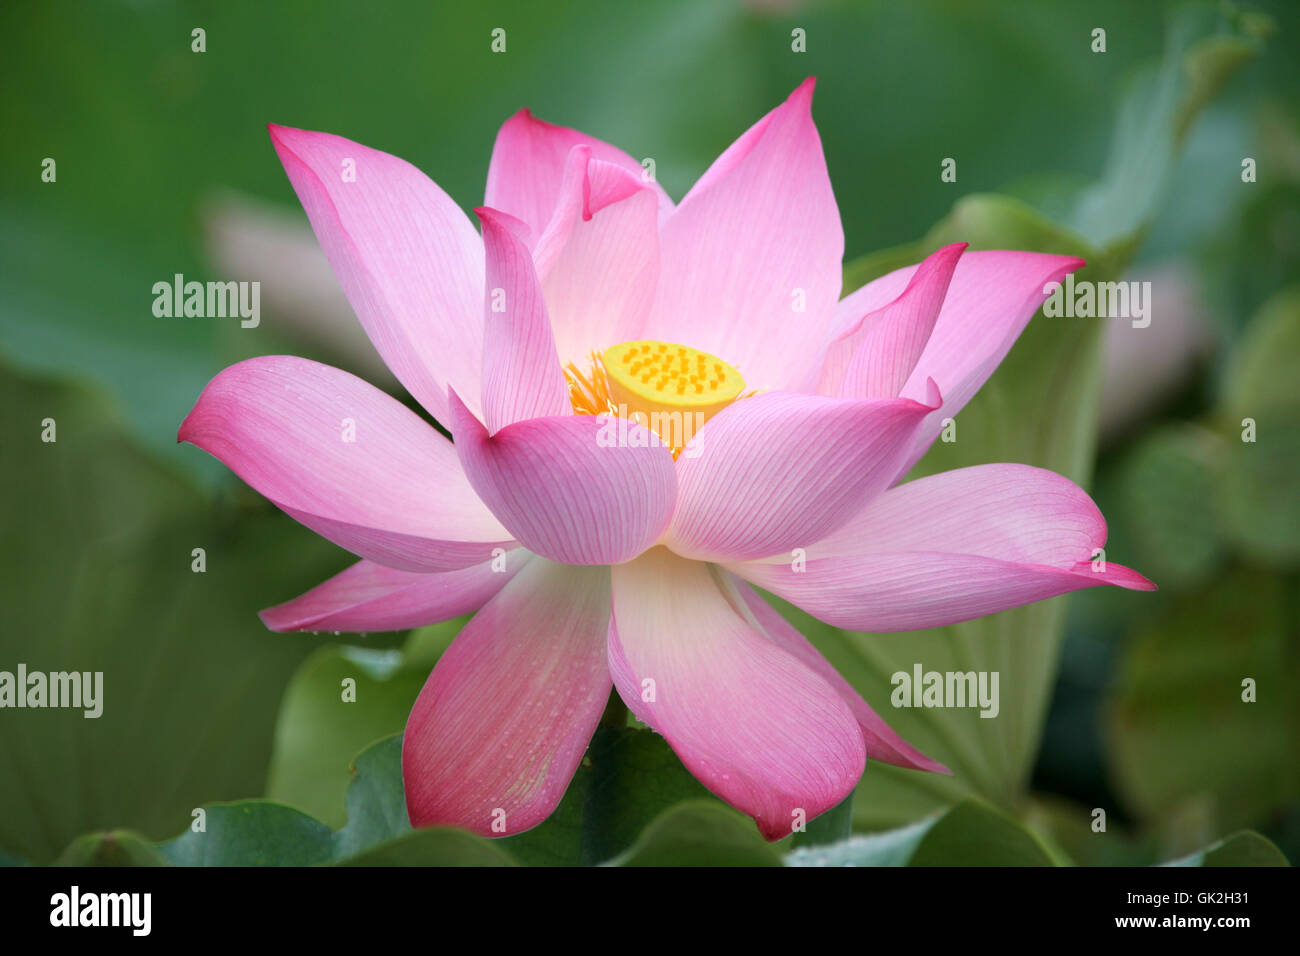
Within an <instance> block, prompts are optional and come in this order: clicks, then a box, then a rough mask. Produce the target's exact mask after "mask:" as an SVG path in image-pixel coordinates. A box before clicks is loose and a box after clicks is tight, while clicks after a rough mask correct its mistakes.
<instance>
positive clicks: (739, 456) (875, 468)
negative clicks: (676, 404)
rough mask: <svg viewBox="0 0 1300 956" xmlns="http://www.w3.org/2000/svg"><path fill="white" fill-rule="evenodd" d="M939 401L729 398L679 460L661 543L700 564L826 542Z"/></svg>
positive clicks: (783, 395)
mask: <svg viewBox="0 0 1300 956" xmlns="http://www.w3.org/2000/svg"><path fill="white" fill-rule="evenodd" d="M937 404H938V397H937V396H932V399H931V402H930V404H929V405H923V404H920V403H918V402H913V401H911V400H909V399H898V398H891V399H848V398H825V397H822V396H819V395H802V394H798V393H795V392H767V393H765V394H762V395H756V396H753V397H751V398H743V399H741V400H739V401H737V402H735V403H734V404H732V405H730V406H728V407H727V408H725V409H723V410H722V411H721V412H720V413H718V415H717V416H716V417H714V418H712V419H710V420H709V421H708V423H707V424H705V426H704V427H703V428H701V429H700V431H699V433H698V434H697V435H696V436H695V439H694V441H695V443H696V448H695V449H692V448H688V449H687V450H686V451H685V452H684V453H683V454H682V455H681V457H679V458H678V460H677V481H678V502H677V510H676V513H675V514H674V515H673V523H672V527H671V529H670V531H669V534H668V538H667V539H666V542H665V543H667V544H668V545H669V547H671V548H672V549H673V550H674V551H676V552H677V553H679V554H682V555H685V556H687V557H692V558H696V559H698V560H710V561H712V560H726V559H731V560H737V559H740V560H744V559H749V558H760V557H764V556H766V555H770V554H776V553H778V552H788V551H789V550H790V549H791V548H797V547H806V546H808V545H810V544H812V543H813V542H814V541H817V540H819V539H821V538H824V537H825V536H826V535H828V534H830V533H831V532H832V531H833V530H835V529H836V528H838V527H840V526H841V525H842V524H844V522H845V521H847V520H848V519H849V517H850V516H851V515H852V514H853V513H854V512H855V511H857V510H858V509H860V508H861V507H862V506H863V505H864V504H866V502H867V501H868V500H869V499H870V498H871V496H872V495H874V494H876V493H877V492H880V491H883V490H884V489H885V488H886V487H887V486H888V484H889V481H890V480H891V479H892V478H893V476H894V475H895V474H896V473H897V468H898V463H899V460H900V459H901V457H902V456H903V455H904V454H906V453H907V451H908V449H909V448H910V447H911V436H912V433H913V431H914V430H915V429H916V427H917V425H919V424H920V422H921V421H922V420H923V419H924V418H925V416H926V414H927V413H928V412H929V411H930V409H931V408H932V407H934V406H936V405H937ZM693 453H694V457H692V454H693ZM507 527H509V524H507Z"/></svg>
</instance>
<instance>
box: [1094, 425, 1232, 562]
mask: <svg viewBox="0 0 1300 956" xmlns="http://www.w3.org/2000/svg"><path fill="white" fill-rule="evenodd" d="M1224 457H1225V452H1224V448H1223V442H1222V440H1221V439H1220V438H1219V436H1217V435H1215V434H1214V433H1213V432H1211V431H1209V430H1207V429H1204V428H1200V427H1198V426H1194V425H1176V426H1169V427H1166V428H1164V429H1158V430H1155V431H1152V432H1150V433H1148V434H1147V435H1144V436H1143V437H1142V439H1141V440H1140V442H1139V443H1138V444H1137V446H1136V447H1135V448H1134V449H1133V450H1132V452H1131V453H1130V454H1129V455H1127V456H1126V458H1125V459H1124V460H1123V461H1122V462H1121V463H1120V465H1119V468H1118V473H1117V475H1116V476H1115V481H1116V482H1117V483H1118V494H1117V496H1116V507H1115V508H1114V509H1113V510H1112V511H1111V512H1110V513H1109V514H1108V515H1107V521H1108V523H1109V524H1110V526H1111V527H1119V528H1122V529H1123V531H1122V533H1121V535H1119V536H1117V537H1122V539H1123V540H1124V541H1127V542H1130V544H1131V547H1132V548H1133V550H1132V552H1131V553H1127V552H1126V553H1125V560H1124V562H1123V563H1125V564H1130V565H1132V566H1133V567H1137V568H1141V569H1142V573H1143V574H1145V575H1146V576H1147V577H1149V578H1151V579H1152V580H1153V581H1158V582H1160V586H1161V587H1173V588H1186V587H1190V586H1194V585H1196V584H1198V583H1199V582H1201V581H1203V580H1204V579H1205V578H1207V577H1208V576H1209V575H1211V574H1213V573H1214V572H1215V571H1216V570H1217V569H1218V568H1219V567H1220V566H1221V565H1220V558H1221V551H1222V549H1221V546H1220V538H1221V535H1222V522H1223V518H1222V516H1221V515H1220V514H1219V509H1218V507H1216V505H1217V501H1216V489H1217V487H1218V485H1217V478H1218V475H1219V473H1220V471H1221V470H1222V468H1223V465H1224Z"/></svg>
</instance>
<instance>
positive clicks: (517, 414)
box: [474, 208, 573, 434]
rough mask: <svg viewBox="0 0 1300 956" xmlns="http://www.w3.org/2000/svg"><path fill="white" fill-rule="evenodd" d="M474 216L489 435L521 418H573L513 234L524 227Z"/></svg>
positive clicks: (528, 264) (524, 256)
mask: <svg viewBox="0 0 1300 956" xmlns="http://www.w3.org/2000/svg"><path fill="white" fill-rule="evenodd" d="M474 211H475V212H476V213H477V214H478V217H479V220H480V221H481V222H482V223H483V247H484V250H485V252H486V256H487V288H486V293H487V295H486V302H485V305H484V309H485V311H484V318H483V331H484V335H485V336H486V338H485V340H484V343H483V418H484V420H485V422H486V423H487V427H488V431H489V432H490V433H492V434H496V433H497V432H499V431H500V430H501V429H502V428H504V427H505V426H507V425H513V424H514V423H515V422H517V421H521V420H523V419H525V418H539V417H541V416H543V415H571V414H573V406H572V405H570V404H569V390H568V386H567V385H566V384H565V380H564V372H563V371H562V370H561V369H560V360H559V357H558V356H557V355H556V354H555V338H554V337H553V336H552V335H551V322H550V319H549V317H548V316H547V314H546V303H545V302H544V301H543V300H542V289H541V284H540V283H539V282H538V281H537V273H536V272H535V271H534V269H533V257H532V255H531V253H530V252H529V251H528V246H527V245H526V244H525V242H524V241H522V240H521V239H520V237H519V235H518V234H517V232H516V231H514V230H516V229H522V228H526V227H524V226H523V223H520V222H519V221H518V220H516V219H514V218H513V217H512V216H507V215H506V214H505V213H501V212H497V211H496V210H494V209H484V208H480V209H476V210H474ZM498 310H500V311H498Z"/></svg>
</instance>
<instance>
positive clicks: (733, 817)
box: [606, 801, 781, 866]
mask: <svg viewBox="0 0 1300 956" xmlns="http://www.w3.org/2000/svg"><path fill="white" fill-rule="evenodd" d="M606 865H608V866H780V865H781V857H780V856H779V855H778V854H777V852H776V851H775V850H773V849H772V847H771V846H769V845H768V844H767V843H764V842H763V838H762V837H760V836H759V835H758V831H757V830H756V829H755V828H754V823H753V821H752V820H749V819H748V818H746V817H743V816H741V815H740V814H738V813H737V812H736V811H734V810H732V809H730V808H729V807H724V806H721V805H719V804H717V803H703V802H697V801H687V802H685V803H679V804H677V805H676V806H674V807H673V808H672V809H670V810H665V811H664V812H663V813H662V814H660V815H659V816H658V817H656V818H655V819H654V820H653V821H652V822H651V823H650V825H649V826H648V827H646V829H645V832H643V833H642V834H641V836H640V837H639V838H638V839H637V841H636V842H635V843H634V844H633V845H632V846H631V847H630V848H629V849H628V850H627V851H626V852H625V853H623V854H621V855H620V856H618V857H617V858H615V859H613V860H610V861H609V862H608V863H607V864H606Z"/></svg>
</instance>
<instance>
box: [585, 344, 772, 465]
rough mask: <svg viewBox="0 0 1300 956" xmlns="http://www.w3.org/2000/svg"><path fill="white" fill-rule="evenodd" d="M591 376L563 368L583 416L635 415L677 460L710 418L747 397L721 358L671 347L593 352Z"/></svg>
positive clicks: (740, 380)
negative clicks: (655, 434)
mask: <svg viewBox="0 0 1300 956" xmlns="http://www.w3.org/2000/svg"><path fill="white" fill-rule="evenodd" d="M590 358H591V366H590V368H589V369H588V370H587V371H585V372H584V371H583V370H582V369H580V368H578V366H577V365H575V364H574V363H573V362H570V363H568V364H567V365H566V366H565V368H564V377H565V379H566V380H567V382H568V386H569V401H570V402H571V403H572V404H573V410H574V411H575V412H576V413H578V414H579V415H599V414H601V413H602V412H607V413H611V414H614V415H623V416H629V417H630V416H634V415H635V416H636V417H637V419H638V420H640V421H642V422H648V423H649V427H650V428H651V429H652V430H653V431H655V432H657V433H658V435H659V437H660V439H661V440H662V441H663V442H664V443H665V444H667V445H668V446H669V447H670V448H671V449H672V453H673V457H674V458H676V457H677V456H678V455H679V454H681V452H682V450H683V449H684V448H685V446H686V444H687V442H689V441H690V440H691V439H692V438H693V437H694V434H695V432H696V431H698V430H699V428H700V426H702V425H703V424H704V422H706V421H708V419H709V418H711V417H713V416H714V415H716V414H717V413H718V412H720V411H721V410H722V409H723V408H725V407H726V406H727V405H729V404H731V403H732V402H733V401H735V400H736V399H738V398H745V397H747V396H748V395H752V394H754V393H753V392H745V381H744V379H743V378H741V375H740V372H739V371H737V370H736V369H735V368H734V367H733V366H731V365H728V364H727V363H726V362H724V361H722V359H720V358H718V357H717V356H714V355H710V354H709V353H707V352H701V351H699V350H697V349H693V348H690V347H688V346H685V345H676V344H674V343H670V342H657V341H640V342H624V343H622V344H620V345H615V346H612V347H610V348H608V349H605V350H604V351H603V352H592V353H591V356H590Z"/></svg>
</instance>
